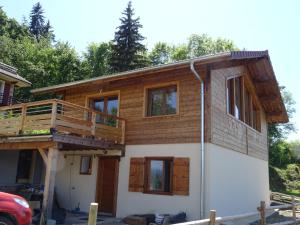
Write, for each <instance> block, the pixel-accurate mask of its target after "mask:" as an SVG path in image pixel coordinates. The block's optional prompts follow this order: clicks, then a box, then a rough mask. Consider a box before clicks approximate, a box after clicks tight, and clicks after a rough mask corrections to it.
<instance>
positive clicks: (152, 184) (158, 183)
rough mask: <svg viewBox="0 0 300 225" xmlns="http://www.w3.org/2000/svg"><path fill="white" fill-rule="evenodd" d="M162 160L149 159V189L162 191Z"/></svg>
mask: <svg viewBox="0 0 300 225" xmlns="http://www.w3.org/2000/svg"><path fill="white" fill-rule="evenodd" d="M163 172H164V162H163V161H162V160H151V161H150V181H149V189H150V190H151V191H163V190H164V187H163V183H164V176H163Z"/></svg>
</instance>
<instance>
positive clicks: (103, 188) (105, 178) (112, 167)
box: [96, 157, 119, 216]
mask: <svg viewBox="0 0 300 225" xmlns="http://www.w3.org/2000/svg"><path fill="white" fill-rule="evenodd" d="M118 174H119V158H105V157H99V166H98V178H97V194H96V202H98V203H99V207H98V210H99V212H100V213H103V214H109V215H112V216H115V215H116V206H117V189H118Z"/></svg>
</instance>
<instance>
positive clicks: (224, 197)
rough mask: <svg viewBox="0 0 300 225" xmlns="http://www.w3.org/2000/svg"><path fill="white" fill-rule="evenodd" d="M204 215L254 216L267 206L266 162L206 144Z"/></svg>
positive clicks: (267, 179) (267, 181)
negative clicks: (245, 213)
mask: <svg viewBox="0 0 300 225" xmlns="http://www.w3.org/2000/svg"><path fill="white" fill-rule="evenodd" d="M205 147H206V165H205V168H206V177H205V211H206V215H208V212H209V210H210V209H215V210H217V215H218V216H225V215H235V214H239V213H244V212H254V211H256V208H257V206H259V204H260V201H262V200H264V201H266V202H267V203H269V171H268V162H267V161H264V160H261V159H257V158H254V157H251V156H248V155H245V154H242V153H238V152H236V151H232V150H228V149H225V148H222V147H219V146H217V145H214V144H206V145H205Z"/></svg>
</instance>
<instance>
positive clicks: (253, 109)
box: [226, 76, 260, 131]
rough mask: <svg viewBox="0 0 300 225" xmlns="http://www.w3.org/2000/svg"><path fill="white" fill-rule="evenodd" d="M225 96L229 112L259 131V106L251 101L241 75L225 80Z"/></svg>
mask: <svg viewBox="0 0 300 225" xmlns="http://www.w3.org/2000/svg"><path fill="white" fill-rule="evenodd" d="M226 98H227V106H226V107H227V112H228V113H229V114H231V115H233V116H234V117H235V118H237V119H239V120H241V121H243V122H245V123H246V124H248V125H249V126H251V127H253V128H254V129H256V130H258V131H260V112H259V107H258V106H257V104H255V102H254V101H253V97H252V94H251V93H250V91H249V88H247V86H246V85H245V83H244V78H243V77H242V76H238V77H234V78H230V79H228V80H227V89H226Z"/></svg>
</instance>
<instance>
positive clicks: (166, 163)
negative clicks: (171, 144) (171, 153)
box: [146, 158, 173, 193]
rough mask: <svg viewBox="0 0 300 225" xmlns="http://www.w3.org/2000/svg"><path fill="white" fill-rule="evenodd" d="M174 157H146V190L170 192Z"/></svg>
mask: <svg viewBox="0 0 300 225" xmlns="http://www.w3.org/2000/svg"><path fill="white" fill-rule="evenodd" d="M172 164H173V159H172V158H168V159H163V158H161V159H159V158H158V159H151V158H147V159H146V165H147V170H146V174H147V187H146V192H160V193H170V192H171V191H172V188H171V176H172V175H171V173H172V171H171V168H172Z"/></svg>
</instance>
